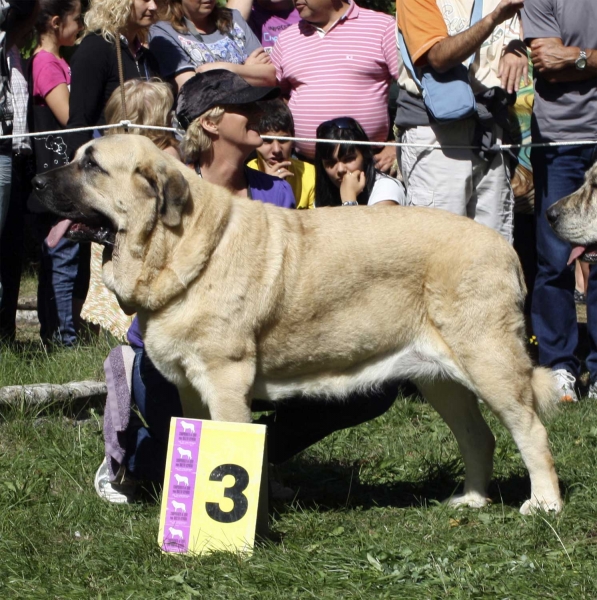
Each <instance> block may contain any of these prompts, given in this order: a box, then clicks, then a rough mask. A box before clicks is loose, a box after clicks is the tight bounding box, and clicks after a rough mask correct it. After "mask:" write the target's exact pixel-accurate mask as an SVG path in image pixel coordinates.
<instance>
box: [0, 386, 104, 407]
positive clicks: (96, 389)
mask: <svg viewBox="0 0 597 600" xmlns="http://www.w3.org/2000/svg"><path fill="white" fill-rule="evenodd" d="M105 397H106V384H105V382H103V381H71V382H70V383H63V384H52V383H38V384H34V385H9V386H6V387H3V388H0V404H12V405H19V404H25V405H36V406H37V405H40V404H52V403H54V402H68V403H72V402H74V401H76V400H91V399H94V400H101V399H105Z"/></svg>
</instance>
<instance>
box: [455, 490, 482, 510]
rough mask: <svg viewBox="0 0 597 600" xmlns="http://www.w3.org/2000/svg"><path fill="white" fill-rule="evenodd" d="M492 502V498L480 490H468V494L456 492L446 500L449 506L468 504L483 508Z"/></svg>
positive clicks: (472, 506)
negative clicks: (479, 491) (480, 492)
mask: <svg viewBox="0 0 597 600" xmlns="http://www.w3.org/2000/svg"><path fill="white" fill-rule="evenodd" d="M490 503H491V499H490V498H487V497H486V496H485V495H484V494H479V493H478V492H468V493H466V494H455V495H454V496H451V497H450V498H447V499H446V500H444V504H447V505H448V506H455V507H461V506H468V507H469V508H483V507H484V506H487V505H488V504H490Z"/></svg>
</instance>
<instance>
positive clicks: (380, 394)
mask: <svg viewBox="0 0 597 600" xmlns="http://www.w3.org/2000/svg"><path fill="white" fill-rule="evenodd" d="M279 94H280V90H279V89H278V88H272V87H255V86H252V85H250V84H248V83H247V82H246V81H244V80H243V79H242V78H241V77H240V76H238V75H236V74H234V73H232V72H230V71H226V70H219V69H214V70H212V71H207V72H206V73H200V74H197V75H195V76H194V77H193V78H192V79H190V80H188V81H187V82H186V83H185V84H184V85H183V86H182V88H181V91H180V94H179V98H178V103H177V109H176V116H177V119H178V122H179V123H180V125H181V126H182V127H183V128H184V129H185V136H184V139H183V142H182V144H181V150H182V153H183V155H184V159H185V161H186V162H187V163H189V166H190V167H192V168H194V169H195V171H196V172H197V173H198V174H199V175H200V176H201V177H203V178H204V179H205V180H206V181H208V182H210V183H213V184H217V185H220V186H222V187H225V188H226V189H228V190H229V191H230V192H232V193H233V194H235V195H237V196H240V197H244V198H247V200H261V201H262V202H268V203H271V204H275V205H277V206H279V207H282V208H294V206H295V200H294V196H293V193H292V189H291V187H290V185H289V184H288V183H287V182H286V181H284V180H282V179H280V178H278V177H273V176H271V175H268V174H266V173H261V172H259V171H256V170H254V169H250V168H248V167H246V166H245V161H246V159H247V157H248V156H249V154H250V153H251V152H252V151H253V150H255V149H256V148H258V147H259V146H260V145H261V144H262V143H263V140H262V138H261V136H260V135H259V133H258V132H257V126H258V122H259V118H260V115H261V109H260V107H259V105H258V104H257V103H258V102H259V101H263V100H268V99H272V98H276V97H278V96H279ZM127 338H128V341H129V343H130V344H131V346H132V348H133V350H134V352H135V357H134V362H133V373H132V400H133V402H134V404H135V405H136V407H137V409H138V411H139V413H140V414H141V416H142V417H143V421H144V422H142V421H141V419H140V418H138V417H137V415H135V413H134V412H131V420H130V423H129V426H128V428H127V430H126V443H125V455H124V459H123V460H122V462H119V461H116V460H115V459H114V457H113V455H112V454H110V453H109V452H108V449H109V448H108V443H107V444H106V450H107V452H106V459H104V462H103V463H102V464H101V466H100V468H99V469H98V472H97V474H96V478H95V488H96V491H97V493H98V494H99V496H100V497H102V498H103V499H105V500H107V501H109V502H114V503H127V502H131V501H133V500H134V499H135V494H136V491H137V487H138V484H139V483H156V484H160V483H161V482H162V481H163V477H164V471H165V463H166V453H167V445H168V433H169V427H170V418H171V417H180V416H183V414H182V406H181V403H180V399H179V396H178V391H177V389H176V387H175V386H174V385H173V384H171V383H170V382H168V381H166V379H165V378H164V377H163V376H162V375H161V374H160V373H159V372H158V371H157V370H156V369H155V367H154V366H153V364H152V363H151V361H150V360H149V358H148V356H147V355H146V353H145V350H144V344H143V339H142V337H141V332H140V329H139V326H138V323H137V320H136V319H135V320H134V321H133V324H132V325H131V327H130V329H129V331H128V334H127ZM399 391H400V383H398V382H392V383H389V384H386V385H384V386H383V387H382V388H381V389H380V390H377V391H375V392H370V393H367V394H358V393H354V394H352V395H351V396H349V397H348V398H347V399H345V400H344V401H343V402H342V403H334V402H329V403H321V402H320V401H317V400H316V399H309V398H304V397H297V398H289V399H287V400H284V401H278V402H276V403H275V404H273V403H272V404H270V403H268V402H264V401H260V400H255V401H254V402H253V410H258V411H274V412H273V413H272V414H269V415H267V416H262V417H261V418H260V419H259V421H258V422H259V423H262V424H265V425H267V426H268V428H267V447H268V458H269V461H270V462H272V463H274V464H277V463H281V462H284V461H285V460H288V459H289V458H291V457H292V456H294V455H295V454H297V453H298V452H300V451H302V450H304V449H305V448H307V447H309V446H311V445H312V444H314V443H315V442H318V441H319V440H321V439H323V438H324V437H326V436H327V435H329V434H330V433H332V432H334V431H337V430H339V429H344V428H346V427H352V426H355V425H358V424H360V423H363V422H365V421H368V420H370V419H373V418H375V417H377V416H379V415H381V414H382V413H384V412H385V411H386V410H387V409H388V408H389V407H390V406H391V405H392V404H393V402H394V400H395V399H396V397H397V395H398V393H399Z"/></svg>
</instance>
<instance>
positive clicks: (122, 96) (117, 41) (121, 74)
mask: <svg viewBox="0 0 597 600" xmlns="http://www.w3.org/2000/svg"><path fill="white" fill-rule="evenodd" d="M114 44H115V45H116V61H117V63H118V80H119V81H120V100H121V102H122V121H128V119H127V115H126V98H125V94H124V70H123V68H122V48H121V47H120V33H116V35H115V36H114ZM124 132H125V133H129V128H128V125H125V126H124Z"/></svg>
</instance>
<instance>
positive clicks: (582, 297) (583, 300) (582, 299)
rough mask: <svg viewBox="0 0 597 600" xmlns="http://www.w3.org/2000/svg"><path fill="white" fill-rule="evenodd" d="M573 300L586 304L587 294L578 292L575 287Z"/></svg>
mask: <svg viewBox="0 0 597 600" xmlns="http://www.w3.org/2000/svg"><path fill="white" fill-rule="evenodd" d="M574 302H576V304H586V303H587V296H586V295H585V294H583V293H582V292H579V291H578V290H577V289H575V290H574Z"/></svg>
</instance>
